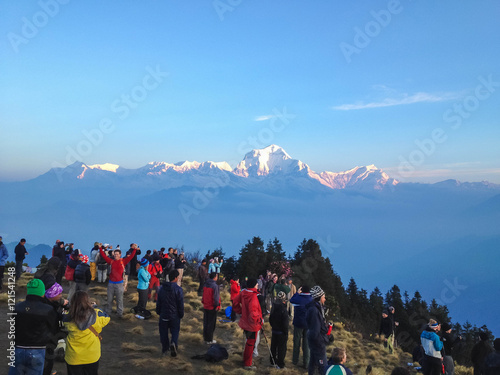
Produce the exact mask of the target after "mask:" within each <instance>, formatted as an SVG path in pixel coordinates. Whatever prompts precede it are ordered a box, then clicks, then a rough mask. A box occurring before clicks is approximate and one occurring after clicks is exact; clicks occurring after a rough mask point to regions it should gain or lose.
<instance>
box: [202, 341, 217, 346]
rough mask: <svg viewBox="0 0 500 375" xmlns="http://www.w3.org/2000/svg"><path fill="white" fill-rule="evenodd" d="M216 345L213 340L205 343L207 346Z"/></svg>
mask: <svg viewBox="0 0 500 375" xmlns="http://www.w3.org/2000/svg"><path fill="white" fill-rule="evenodd" d="M216 343H217V341H215V340H212V341H205V344H207V345H212V344H216Z"/></svg>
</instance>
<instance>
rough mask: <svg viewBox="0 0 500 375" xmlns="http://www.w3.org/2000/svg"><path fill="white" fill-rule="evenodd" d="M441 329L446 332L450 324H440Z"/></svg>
mask: <svg viewBox="0 0 500 375" xmlns="http://www.w3.org/2000/svg"><path fill="white" fill-rule="evenodd" d="M441 329H442V330H443V332H446V331H448V330H450V329H451V325H450V324H449V323H443V324H442V325H441Z"/></svg>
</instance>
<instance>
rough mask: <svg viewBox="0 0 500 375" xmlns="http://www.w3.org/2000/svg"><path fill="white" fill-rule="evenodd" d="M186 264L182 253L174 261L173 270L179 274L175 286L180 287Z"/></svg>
mask: <svg viewBox="0 0 500 375" xmlns="http://www.w3.org/2000/svg"><path fill="white" fill-rule="evenodd" d="M185 264H186V259H184V253H181V254H180V255H179V256H178V257H177V258H176V259H175V269H176V270H177V272H179V277H178V278H177V285H179V286H182V276H183V275H184V266H185Z"/></svg>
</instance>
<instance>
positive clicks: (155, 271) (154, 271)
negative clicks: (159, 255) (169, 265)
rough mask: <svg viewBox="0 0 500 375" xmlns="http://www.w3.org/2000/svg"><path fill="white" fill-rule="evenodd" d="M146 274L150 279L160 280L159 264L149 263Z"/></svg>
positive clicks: (161, 270)
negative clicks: (149, 275)
mask: <svg viewBox="0 0 500 375" xmlns="http://www.w3.org/2000/svg"><path fill="white" fill-rule="evenodd" d="M148 272H149V273H150V274H151V277H156V278H157V279H159V278H160V275H161V273H162V272H163V268H162V267H161V265H160V263H156V262H154V263H151V264H150V265H149V267H148Z"/></svg>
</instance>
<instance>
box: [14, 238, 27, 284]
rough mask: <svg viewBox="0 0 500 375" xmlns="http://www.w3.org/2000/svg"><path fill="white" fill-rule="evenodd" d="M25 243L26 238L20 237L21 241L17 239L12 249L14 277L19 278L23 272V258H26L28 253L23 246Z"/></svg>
mask: <svg viewBox="0 0 500 375" xmlns="http://www.w3.org/2000/svg"><path fill="white" fill-rule="evenodd" d="M25 244H26V240H25V239H24V238H21V241H19V243H18V244H17V246H16V248H15V250H14V253H15V254H16V279H19V278H20V277H21V275H22V274H23V260H24V258H26V255H28V252H27V251H26V247H25V246H24V245H25Z"/></svg>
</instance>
